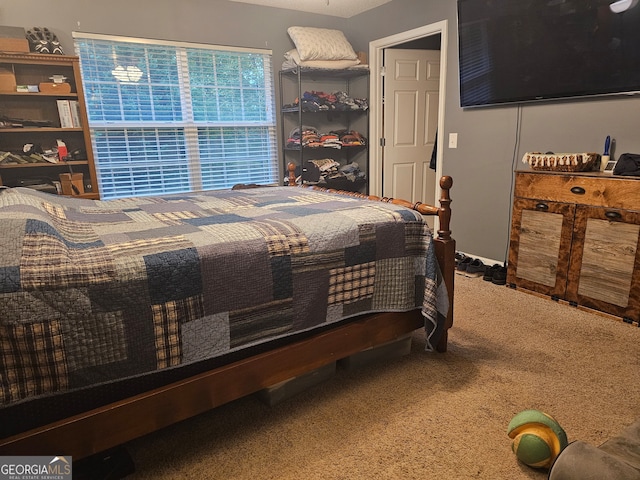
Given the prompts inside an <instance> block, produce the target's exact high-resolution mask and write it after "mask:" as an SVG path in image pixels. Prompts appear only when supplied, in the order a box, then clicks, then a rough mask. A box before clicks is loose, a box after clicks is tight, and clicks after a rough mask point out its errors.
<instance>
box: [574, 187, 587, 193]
mask: <svg viewBox="0 0 640 480" xmlns="http://www.w3.org/2000/svg"><path fill="white" fill-rule="evenodd" d="M571 193H575V194H576V195H584V194H585V193H586V190H585V189H584V188H582V187H571Z"/></svg>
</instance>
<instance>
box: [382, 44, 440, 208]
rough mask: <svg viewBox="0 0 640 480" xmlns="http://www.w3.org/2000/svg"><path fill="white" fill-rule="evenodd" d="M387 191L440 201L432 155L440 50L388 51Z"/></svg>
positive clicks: (384, 155) (384, 178) (407, 197)
mask: <svg viewBox="0 0 640 480" xmlns="http://www.w3.org/2000/svg"><path fill="white" fill-rule="evenodd" d="M384 66H385V76H384V87H383V95H384V107H383V118H384V120H383V124H384V126H383V134H384V147H383V149H382V165H383V168H382V192H383V196H385V197H393V198H402V199H405V200H410V201H412V202H418V201H421V202H425V203H430V204H433V205H437V203H434V202H436V200H437V198H436V177H435V170H432V169H430V168H429V161H430V160H431V154H432V152H433V147H434V144H435V137H436V131H437V126H438V104H439V85H440V51H438V50H408V49H395V48H387V49H385V51H384Z"/></svg>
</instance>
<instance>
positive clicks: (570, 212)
mask: <svg viewBox="0 0 640 480" xmlns="http://www.w3.org/2000/svg"><path fill="white" fill-rule="evenodd" d="M639 238H640V179H638V178H633V177H614V176H611V175H606V174H601V173H599V172H585V173H559V172H539V171H527V172H516V181H515V191H514V200H513V215H512V221H511V239H510V243H509V263H508V270H507V285H509V286H511V287H514V288H516V287H517V288H522V289H526V290H531V291H534V292H538V293H541V294H544V295H549V296H551V297H552V298H553V299H555V300H566V301H567V302H569V303H570V304H571V305H574V306H584V307H588V308H593V309H596V310H599V311H602V312H606V313H609V314H612V315H615V316H617V317H621V318H622V319H623V320H624V321H626V322H628V323H634V324H636V325H638V324H639V322H640V249H639V248H638V240H639Z"/></svg>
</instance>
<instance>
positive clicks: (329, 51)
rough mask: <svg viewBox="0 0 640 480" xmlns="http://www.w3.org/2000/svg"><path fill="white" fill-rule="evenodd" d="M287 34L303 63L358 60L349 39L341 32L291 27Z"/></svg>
mask: <svg viewBox="0 0 640 480" xmlns="http://www.w3.org/2000/svg"><path fill="white" fill-rule="evenodd" d="M287 33H288V34H289V36H290V37H291V40H293V43H294V44H295V46H296V49H297V50H298V54H299V55H300V60H302V61H307V60H357V59H358V55H357V54H356V52H355V51H354V50H353V47H352V46H351V44H350V43H349V41H348V40H347V37H345V36H344V33H342V32H341V31H340V30H331V29H328V28H315V27H289V28H288V29H287Z"/></svg>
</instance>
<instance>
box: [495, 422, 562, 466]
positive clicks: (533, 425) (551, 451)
mask: <svg viewBox="0 0 640 480" xmlns="http://www.w3.org/2000/svg"><path fill="white" fill-rule="evenodd" d="M507 434H508V435H509V438H512V439H513V443H512V444H511V449H512V450H513V453H515V454H516V457H517V458H518V460H520V461H521V462H522V463H524V464H526V465H529V466H530V467H534V468H549V467H550V466H551V465H552V464H553V462H554V460H555V459H556V457H557V456H558V455H560V452H561V451H562V450H563V449H564V448H565V447H566V446H567V444H568V441H567V434H566V433H565V431H564V430H563V429H562V427H561V426H560V424H559V423H558V422H557V421H556V420H555V419H554V418H553V417H552V416H551V415H547V414H546V413H544V412H541V411H540V410H523V411H522V412H520V413H518V414H517V415H516V416H515V417H513V419H512V420H511V422H509V427H508V428H507Z"/></svg>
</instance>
